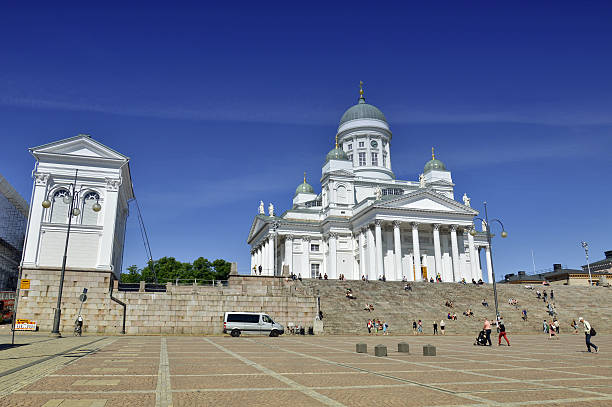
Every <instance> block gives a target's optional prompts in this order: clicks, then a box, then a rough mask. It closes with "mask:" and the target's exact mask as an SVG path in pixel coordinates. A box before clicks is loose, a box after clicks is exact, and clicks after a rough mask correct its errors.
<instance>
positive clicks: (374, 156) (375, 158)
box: [372, 153, 378, 166]
mask: <svg viewBox="0 0 612 407" xmlns="http://www.w3.org/2000/svg"><path fill="white" fill-rule="evenodd" d="M372 165H373V166H378V153H372Z"/></svg>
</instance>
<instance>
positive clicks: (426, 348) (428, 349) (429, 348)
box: [423, 345, 436, 356]
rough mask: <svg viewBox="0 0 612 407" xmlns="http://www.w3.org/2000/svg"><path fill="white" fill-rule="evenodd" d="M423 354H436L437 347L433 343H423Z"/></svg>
mask: <svg viewBox="0 0 612 407" xmlns="http://www.w3.org/2000/svg"><path fill="white" fill-rule="evenodd" d="M423 356H436V347H435V346H433V345H423Z"/></svg>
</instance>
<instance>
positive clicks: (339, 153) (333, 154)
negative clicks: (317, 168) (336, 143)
mask: <svg viewBox="0 0 612 407" xmlns="http://www.w3.org/2000/svg"><path fill="white" fill-rule="evenodd" d="M348 159H349V158H348V155H346V153H345V152H344V150H343V149H341V148H340V147H336V148H334V149H333V150H331V151H330V152H329V153H327V157H326V159H325V162H328V161H329V160H346V161H348Z"/></svg>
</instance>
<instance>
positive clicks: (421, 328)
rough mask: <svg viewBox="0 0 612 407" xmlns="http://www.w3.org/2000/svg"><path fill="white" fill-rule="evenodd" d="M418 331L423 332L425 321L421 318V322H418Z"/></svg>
mask: <svg viewBox="0 0 612 407" xmlns="http://www.w3.org/2000/svg"><path fill="white" fill-rule="evenodd" d="M417 331H418V333H420V334H422V333H423V322H422V321H421V320H420V319H419V323H418V324H417Z"/></svg>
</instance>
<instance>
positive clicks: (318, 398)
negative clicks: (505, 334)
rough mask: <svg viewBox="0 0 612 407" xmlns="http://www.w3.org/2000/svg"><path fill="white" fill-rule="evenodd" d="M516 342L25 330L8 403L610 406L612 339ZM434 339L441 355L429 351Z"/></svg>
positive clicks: (0, 356)
mask: <svg viewBox="0 0 612 407" xmlns="http://www.w3.org/2000/svg"><path fill="white" fill-rule="evenodd" d="M509 337H510V341H511V344H512V347H506V346H499V347H498V346H497V344H496V343H495V345H494V346H493V347H492V348H489V347H476V346H473V345H472V343H473V341H474V338H473V337H465V336H446V337H431V336H419V337H415V336H404V337H399V336H385V337H383V336H378V337H372V336H370V337H365V336H360V337H359V336H358V337H346V336H324V337H312V336H289V337H280V338H269V337H240V338H230V337H221V336H209V337H186V336H184V337H180V336H170V337H160V336H127V337H120V336H84V337H81V338H74V337H67V338H62V339H51V338H49V337H48V336H46V335H44V334H38V335H36V334H31V335H19V336H18V337H17V341H16V342H17V343H18V344H26V343H27V345H23V346H19V347H15V348H10V349H3V350H0V406H15V407H16V406H36V407H40V406H44V407H77V406H78V407H102V406H105V407H110V406H121V407H127V406H130V407H131V406H175V407H179V406H208V405H211V406H212V405H226V404H228V405H238V406H264V405H265V406H269V405H273V404H274V405H281V406H284V405H291V406H372V405H384V406H481V405H496V406H520V405H554V406H571V405H575V404H576V403H579V405H580V406H610V405H612V358H611V357H610V352H609V349H612V339H610V338H607V337H605V336H601V337H600V336H597V337H595V338H593V341H594V342H595V343H596V344H598V345H600V346H601V350H602V351H601V352H600V353H599V354H594V353H593V354H591V353H587V352H586V349H585V346H584V336H583V335H572V334H566V335H562V336H561V339H560V340H558V341H555V340H553V341H551V340H548V339H547V337H546V336H544V335H516V336H513V335H509ZM7 341H10V337H9V336H8V335H0V344H3V343H7ZM402 341H405V342H408V343H409V344H410V354H406V353H398V352H397V344H398V343H399V342H402ZM358 342H364V343H367V345H368V353H367V354H358V353H355V344H356V343H358ZM428 343H431V344H433V345H435V346H436V347H437V356H432V357H425V356H422V346H423V345H424V344H428ZM376 344H384V345H387V347H388V356H387V357H375V356H374V346H375V345H376Z"/></svg>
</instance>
